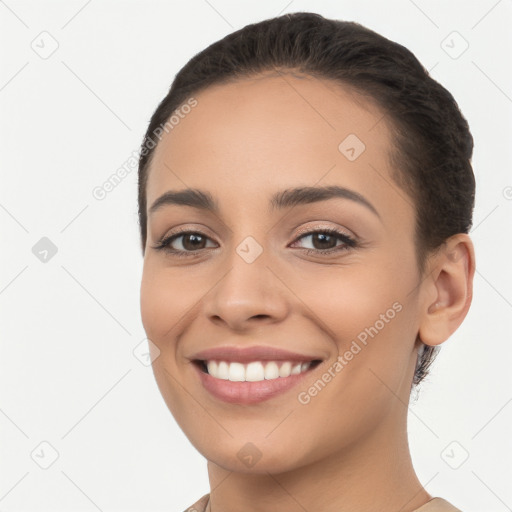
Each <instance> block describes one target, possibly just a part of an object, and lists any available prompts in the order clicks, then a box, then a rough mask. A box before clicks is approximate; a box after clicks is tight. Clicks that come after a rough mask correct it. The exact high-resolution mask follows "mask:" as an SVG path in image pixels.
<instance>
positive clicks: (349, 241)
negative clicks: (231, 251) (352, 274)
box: [153, 228, 358, 258]
mask: <svg viewBox="0 0 512 512" xmlns="http://www.w3.org/2000/svg"><path fill="white" fill-rule="evenodd" d="M315 234H328V235H334V236H335V237H336V238H338V240H341V241H342V242H343V243H344V245H342V246H336V247H333V248H331V249H305V253H306V254H308V255H318V254H332V253H337V252H341V251H347V250H350V249H353V248H355V247H357V246H358V242H357V241H356V240H355V239H354V238H352V237H350V236H348V235H346V234H345V233H342V232H341V231H338V230H336V229H333V228H322V229H318V230H312V231H307V232H304V233H301V234H300V236H299V237H297V238H296V239H295V240H294V242H293V243H295V242H297V241H298V240H300V239H302V238H305V237H307V236H310V235H315ZM185 235H199V236H202V237H204V238H207V239H209V237H208V236H206V235H205V234H204V233H202V232H201V231H180V232H178V233H173V234H171V235H169V236H167V237H165V238H163V239H162V240H160V241H159V242H158V244H157V245H154V246H153V248H154V249H156V250H159V251H160V250H162V251H164V252H166V253H168V254H171V255H172V256H176V257H178V258H188V257H191V256H192V257H193V256H195V255H196V254H197V252H199V251H201V250H202V249H197V250H196V251H182V250H181V249H173V248H171V247H170V244H171V243H172V242H174V240H176V239H178V238H180V237H182V236H185Z"/></svg>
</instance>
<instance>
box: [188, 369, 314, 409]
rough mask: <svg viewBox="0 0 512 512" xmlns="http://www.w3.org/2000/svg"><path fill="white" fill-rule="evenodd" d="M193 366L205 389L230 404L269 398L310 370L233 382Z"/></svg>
mask: <svg viewBox="0 0 512 512" xmlns="http://www.w3.org/2000/svg"><path fill="white" fill-rule="evenodd" d="M194 366H195V367H196V370H197V371H198V372H199V377H200V379H201V382H202V384H203V386H204V387H205V389H206V390H207V391H209V392H210V393H211V394H212V395H213V396H215V397H216V398H218V399H220V400H222V401H224V402H228V403H232V404H256V403H259V402H264V401H265V400H269V399H270V398H273V397H275V396H277V395H280V394H282V393H285V392H286V391H288V390H289V389H291V388H293V387H294V386H295V385H297V384H298V383H299V382H300V381H301V380H302V379H303V378H304V376H305V375H307V374H309V373H310V371H311V369H308V370H306V371H305V372H302V373H299V374H297V375H290V376H289V377H279V378H277V379H269V380H262V381H258V382H233V381H230V380H224V379H216V378H215V377H212V376H211V375H210V374H209V373H206V372H203V371H202V370H201V369H200V368H199V367H198V366H197V365H194ZM313 369H314V368H313Z"/></svg>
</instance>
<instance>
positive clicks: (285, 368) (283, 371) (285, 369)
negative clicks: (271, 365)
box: [279, 361, 292, 377]
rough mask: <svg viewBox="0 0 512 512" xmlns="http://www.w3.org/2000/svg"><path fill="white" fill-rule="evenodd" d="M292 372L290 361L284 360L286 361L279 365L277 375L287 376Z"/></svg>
mask: <svg viewBox="0 0 512 512" xmlns="http://www.w3.org/2000/svg"><path fill="white" fill-rule="evenodd" d="M291 373H292V363H290V362H289V361H286V363H283V364H282V365H281V368H279V377H289V376H290V374H291Z"/></svg>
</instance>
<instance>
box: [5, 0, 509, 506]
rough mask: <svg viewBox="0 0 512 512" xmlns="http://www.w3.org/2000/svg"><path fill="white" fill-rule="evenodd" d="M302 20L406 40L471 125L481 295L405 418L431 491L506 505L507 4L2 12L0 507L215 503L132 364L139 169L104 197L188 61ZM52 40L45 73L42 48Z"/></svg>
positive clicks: (195, 458) (97, 5) (148, 6)
mask: <svg viewBox="0 0 512 512" xmlns="http://www.w3.org/2000/svg"><path fill="white" fill-rule="evenodd" d="M296 11H314V12H319V13H320V14H323V15H324V16H327V17H333V18H338V19H345V20H352V21H358V22H360V23H362V24H363V25H366V26H368V27H369V28H371V29H373V30H376V31H377V32H379V33H381V34H382V35H384V36H386V37H388V38H390V39H392V40H394V41H397V42H399V43H400V44H403V45H404V46H406V47H407V48H409V49H410V50H411V51H412V52H413V53H414V54H415V55H416V56H417V57H418V58H419V60H420V61H421V62H422V63H423V65H424V66H425V67H426V68H427V69H431V70H432V72H431V73H432V76H433V77H434V78H435V79H436V80H438V81H439V82H441V83H442V84H443V85H444V86H445V87H446V88H447V89H448V90H449V91H450V92H451V93H452V94H453V95H454V97H455V98H456V100H457V102H458V103H459V106H460V108H461V110H462V112H463V114H464V115H465V116H466V118H467V119H468V121H469V124H470V127H471V130H472V133H473V135H474V138H475V152H474V158H473V165H474V170H475V174H476V178H477V201H476V208H475V213H474V228H473V230H472V232H471V235H472V238H473V240H474V243H475V248H476V257H477V272H476V275H475V282H474V300H473V305H472V307H471V310H470V312H469V314H468V316H467V317H466V320H465V321H464V323H463V325H462V326H461V327H460V328H459V330H458V331H457V332H456V333H455V334H454V335H453V336H452V337H451V338H450V340H448V341H447V342H446V343H445V344H444V345H443V349H442V351H441V354H440V355H439V357H438V359H437V361H436V363H435V366H434V368H433V371H432V374H431V377H430V378H429V379H428V381H427V382H426V383H425V384H423V385H422V387H421V391H420V393H419V397H418V401H417V402H413V403H412V404H411V407H410V414H409V417H410V422H409V431H410V447H411V451H412V455H413V461H414V464H415V467H416V470H417V473H418V476H419V478H420V480H421V481H422V483H423V484H424V485H425V487H426V488H427V490H428V491H429V493H430V494H432V495H437V496H443V497H444V498H446V499H448V500H449V501H451V502H452V503H454V504H455V505H456V506H458V507H459V508H461V509H462V510H463V511H464V512H477V511H482V512H484V511H485V512H491V511H493V512H504V511H507V510H512V488H511V486H510V482H511V481H512V467H511V466H512V462H511V461H512V457H511V451H512V450H511V441H510V431H511V420H512V378H511V372H510V360H511V354H512V348H511V346H512V343H511V342H512V340H511V337H510V327H509V320H510V319H511V318H512V275H511V270H510V262H511V261H512V244H511V241H510V237H511V222H510V221H511V214H512V200H511V198H512V194H511V192H512V189H511V188H510V187H511V186H512V173H511V163H512V162H511V160H512V159H511V143H510V140H511V119H512V116H511V113H512V71H511V66H510V50H511V46H512V45H511V35H510V33H511V32H510V26H511V21H512V4H511V1H510V0H500V1H496V0H485V1H480V2H466V1H465V2H463V1H451V2H445V1H443V2H441V1H436V2H432V1H430V2H427V1H422V0H416V1H415V2H413V1H410V0H393V1H390V0H387V1H386V2H382V3H381V2H377V1H360V2H343V1H337V2H335V1H330V2H328V1H323V2H321V1H315V2H314V3H313V2H312V1H299V0H294V1H291V2H290V1H289V0H283V1H281V2H279V1H275V0H274V1H270V0H264V1H262V0H260V1H258V2H255V1H254V2H236V1H227V0H208V1H206V0H204V1H203V0H191V1H188V2H171V1H167V2H164V1H144V2H143V1H131V2H129V1H126V2H121V1H111V0H108V1H105V0H103V1H100V0H89V1H87V0H77V1H75V0H73V1H71V0H68V1H66V2H64V1H61V2H56V1H52V2H50V1H41V0H38V1H21V0H19V1H16V0H6V1H5V2H0V20H1V21H0V34H1V35H0V37H1V40H0V48H1V50H0V51H1V63H2V65H1V68H0V108H1V110H0V130H1V139H0V140H1V158H0V165H1V172H2V181H1V188H0V223H1V251H0V254H1V261H0V315H1V325H0V336H1V353H0V390H1V394H0V433H1V453H0V512H11V511H43V510H48V511H71V510H73V511H75V510H76V511H94V510H101V511H105V512H106V511H122V510H130V511H137V510H140V511H142V510H143V511H164V510H165V511H169V512H170V511H181V510H183V509H185V508H186V507H187V506H189V505H191V504H192V503H193V502H194V501H196V500H197V499H198V498H199V497H200V496H202V495H203V494H205V493H206V492H208V490H209V487H208V480H207V473H206V462H205V460H204V459H203V457H202V456H201V455H200V454H198V453H197V452H196V451H195V449H194V448H193V447H192V446H191V444H190V443H189V442H188V440H187V439H186V437H185V435H184V434H183V433H182V432H181V430H180V429H179V428H178V427H177V425H176V424H175V422H174V419H173V418H172V416H171V414H170V413H169V411H168V410H167V408H166V406H165V403H164V401H163V399H162V398H161V395H160V393H159V390H158V388H157V386H156V384H155V382H154V378H153V374H152V371H151V367H149V366H145V365H144V364H142V363H141V362H140V361H139V359H137V358H136V357H135V355H134V353H133V350H134V349H135V347H137V346H138V345H139V344H140V343H141V342H142V345H140V346H139V348H138V351H137V350H136V353H137V354H140V353H142V352H144V343H145V341H144V340H145V333H144V330H143V328H142V323H141V320H140V310H139V286H140V278H141V269H142V256H141V251H140V242H139V233H138V225H137V196H136V191H137V173H136V169H133V171H132V172H131V173H130V174H129V175H128V176H127V177H126V178H125V179H124V180H123V181H122V182H121V183H120V184H119V185H118V186H117V187H116V188H115V189H114V190H113V191H112V192H110V193H109V194H108V195H107V196H106V197H105V199H103V200H97V199H95V198H94V197H93V195H92V191H93V189H94V188H95V187H97V186H101V185H102V184H103V183H104V182H105V181H106V180H107V179H108V178H109V177H110V176H111V175H112V174H113V173H114V172H115V171H116V170H117V169H118V168H119V167H120V166H122V165H123V164H124V163H125V162H126V160H127V159H128V158H129V157H130V155H132V154H133V152H134V151H137V150H138V148H139V145H140V142H141V140H142V136H143V134H144V132H145V130H146V127H147V123H148V121H149V118H150V116H151V114H152V113H153V111H154V109H155V108H156V106H157V103H158V102H159V101H160V100H161V99H162V98H163V97H164V95H165V94H166V92H167V90H168V88H169V86H170V84H171V82H172V79H173V77H174V75H175V74H176V73H177V71H178V70H179V69H180V68H181V66H183V65H184V64H185V63H186V62H187V61H188V60H189V59H190V58H191V57H192V56H193V55H194V54H195V53H197V52H199V51H200V50H202V49H203V48H204V47H206V46H207V45H209V44H210V43H212V42H214V41H216V40H218V39H220V38H221V37H223V36H224V35H226V34H227V33H229V32H232V31H233V30H236V29H238V28H241V27H243V26H244V25H246V24H248V23H253V22H256V21H260V20H263V19H265V18H270V17H273V16H277V15H279V14H284V13H286V12H296ZM44 31H46V32H47V34H43V35H40V34H41V32H44ZM453 31H457V32H458V33H459V34H460V36H462V38H464V40H466V41H467V43H468V44H469V47H468V49H467V50H466V51H464V53H462V54H461V55H460V56H459V57H458V58H453V55H454V54H456V53H458V51H460V50H461V49H463V46H461V45H463V44H464V41H463V40H462V39H461V38H460V37H459V36H457V35H455V36H454V35H453V34H452V32H453ZM448 36H449V38H448V39H446V38H447V37H448ZM454 37H455V39H454ZM53 40H54V41H56V42H52V41H53ZM443 41H445V43H442V42H443ZM52 44H53V45H56V44H58V48H57V49H56V51H55V52H54V53H53V54H52V55H50V56H48V57H47V58H42V57H41V56H40V54H39V53H37V52H36V51H34V49H33V47H36V48H38V51H39V52H42V51H43V47H44V48H45V49H46V51H48V50H49V49H51V47H52ZM450 46H451V47H452V48H451V49H449V47H450ZM447 51H448V52H452V55H451V56H450V55H449V53H447ZM507 187H508V188H507ZM43 237H47V238H48V239H50V240H51V242H52V243H53V244H54V245H55V246H56V248H57V253H56V254H55V255H54V256H53V257H51V258H50V259H49V260H48V261H47V262H42V261H40V259H39V258H37V257H36V256H35V255H34V253H33V250H32V248H33V247H34V246H35V245H36V244H37V243H38V242H39V241H40V239H41V238H43ZM42 442H45V444H43V445H41V444H40V443H42ZM454 442H455V443H454ZM47 443H49V444H47ZM54 450H55V452H56V453H58V458H57V459H56V460H55V462H54V463H53V464H51V465H50V466H49V467H48V468H47V469H43V468H42V467H40V465H45V464H46V465H47V464H50V463H51V462H52V460H53V459H52V457H54V456H55V452H54ZM31 454H32V455H31ZM467 455H469V458H468V459H467V460H465V461H464V458H465V457H466V456H467ZM462 461H464V462H463V463H462V464H461V462H462ZM459 464H461V465H460V467H459V468H458V469H454V468H453V467H450V466H457V465H459ZM311 512H313V511H311Z"/></svg>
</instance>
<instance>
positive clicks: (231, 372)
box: [205, 361, 311, 382]
mask: <svg viewBox="0 0 512 512" xmlns="http://www.w3.org/2000/svg"><path fill="white" fill-rule="evenodd" d="M205 363H206V367H207V368H208V373H209V374H210V375H211V376H212V377H215V378H216V379H222V380H230V381H232V382H244V381H247V382H259V381H262V380H272V379H278V378H285V377H289V376H290V375H298V374H299V373H302V372H305V371H307V370H308V369H309V367H310V366H311V362H307V363H296V364H293V363H291V362H290V361H284V362H282V361H268V362H262V361H253V362H251V363H248V364H242V363H237V362H232V363H228V362H226V361H205Z"/></svg>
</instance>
